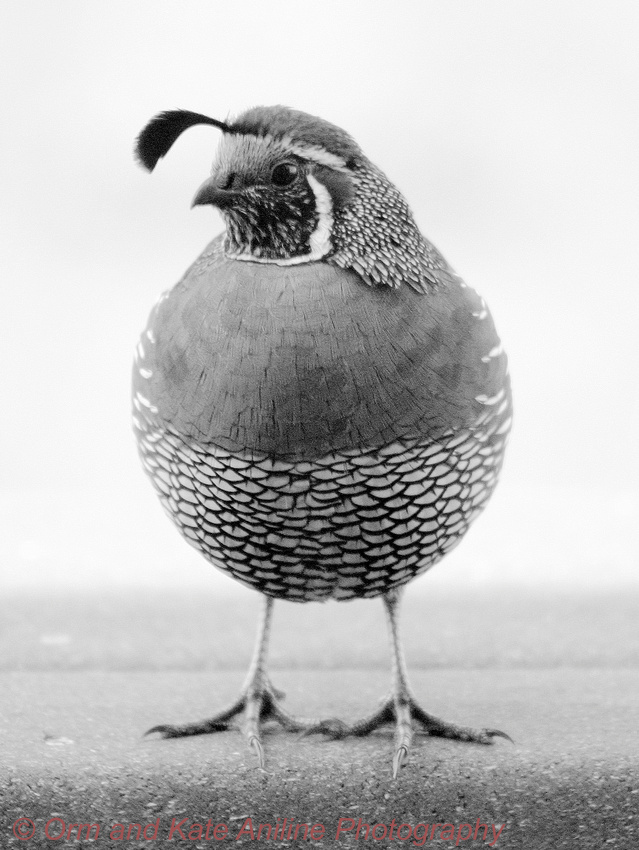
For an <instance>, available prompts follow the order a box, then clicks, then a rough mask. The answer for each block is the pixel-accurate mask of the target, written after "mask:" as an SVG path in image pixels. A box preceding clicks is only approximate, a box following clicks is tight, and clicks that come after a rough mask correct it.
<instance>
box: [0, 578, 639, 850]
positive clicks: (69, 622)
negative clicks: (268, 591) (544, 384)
mask: <svg viewBox="0 0 639 850" xmlns="http://www.w3.org/2000/svg"><path fill="white" fill-rule="evenodd" d="M506 597H507V598H506ZM256 610H257V603H256V600H255V599H254V597H253V596H252V595H251V594H248V595H247V596H245V597H237V598H233V599H222V600H220V599H214V598H210V597H208V596H206V595H202V596H199V597H197V599H194V598H192V595H183V594H179V593H176V594H171V595H170V596H169V597H167V596H166V595H164V596H157V595H155V596H153V595H151V596H148V595H142V596H140V597H139V598H137V599H131V598H130V596H128V597H127V598H126V599H124V598H119V597H118V595H117V594H112V595H110V596H108V597H106V596H103V595H102V596H90V595H89V596H88V595H84V596H76V597H55V598H52V597H48V598H41V597H38V598H36V597H31V598H27V597H23V598H18V597H16V598H13V599H10V600H5V601H4V602H3V603H0V613H1V614H2V621H1V622H2V624H3V625H2V631H1V632H0V670H1V672H0V685H1V687H2V697H1V701H0V706H1V711H2V718H1V722H0V747H1V751H2V756H1V761H2V767H0V773H1V775H2V781H1V788H0V847H2V848H4V847H26V848H40V847H42V848H45V847H46V848H49V847H67V846H68V847H104V848H114V847H118V846H119V847H150V846H152V847H161V848H164V847H166V848H173V847H213V846H228V847H230V846H238V847H239V846H247V847H248V846H250V847H256V848H259V847H264V848H268V847H286V846H288V847H298V846H299V847H302V846H303V847H309V846H310V847H313V846H317V847H340V846H344V847H351V846H352V847H362V848H363V847H384V846H392V847H407V848H408V847H414V846H424V847H455V846H460V847H479V846H487V845H488V844H490V842H493V846H496V847H499V848H522V849H523V848H532V850H545V849H546V848H549V850H550V848H557V847H570V848H572V847H574V848H586V849H587V850H589V848H593V850H594V848H596V850H603V848H608V847H616V848H623V850H626V848H627V850H632V848H636V847H639V826H638V820H639V771H638V766H639V737H638V736H637V725H638V720H639V675H637V673H638V663H637V622H639V618H638V617H637V615H638V614H639V596H638V595H637V594H636V593H630V592H625V593H616V594H603V595H599V596H597V597H596V596H584V595H582V596H579V595H576V596H575V595H573V596H572V597H571V596H570V595H567V596H566V595H565V596H563V597H562V596H561V594H543V595H540V594H530V593H521V592H515V591H508V592H507V593H506V592H503V593H494V592H493V593H486V594H484V595H482V594H478V593H477V592H467V593H464V594H454V595H451V594H446V593H442V592H441V591H439V592H438V593H437V594H434V595H432V596H428V597H424V596H419V597H417V596H415V597H409V599H408V600H407V604H406V606H405V611H404V615H403V617H402V623H403V626H404V633H405V635H406V644H407V656H408V660H409V664H410V666H411V672H412V683H413V687H414V691H415V693H416V695H417V697H418V699H419V700H420V701H421V703H422V704H423V705H424V707H425V708H427V709H428V710H430V711H432V712H434V713H436V714H438V715H440V716H443V717H445V718H446V719H449V720H453V721H457V722H460V723H464V724H469V725H480V726H481V725H488V726H496V727H498V728H501V729H503V730H504V731H506V732H508V733H509V734H510V735H511V736H512V737H513V739H514V741H515V743H514V744H510V743H508V742H507V741H503V740H499V741H497V742H496V743H495V744H494V745H492V746H487V747H486V746H479V745H471V744H461V743H456V742H451V741H444V740H438V739H435V738H428V737H424V736H419V737H416V739H415V743H414V747H413V750H412V752H411V754H410V757H409V761H408V764H407V766H406V767H405V768H404V770H402V772H401V774H400V777H399V778H398V780H397V781H393V780H392V777H391V758H392V743H393V740H392V730H391V729H389V730H388V731H382V732H378V733H375V734H374V735H372V736H370V737H369V738H364V739H353V740H344V741H336V742H331V741H325V740H322V739H321V738H316V737H313V738H302V739H300V738H298V737H297V736H295V735H291V734H289V733H286V732H283V731H281V730H279V729H277V728H275V729H272V730H271V731H270V732H269V733H268V734H267V735H266V736H265V749H266V758H267V763H266V769H265V770H264V771H262V770H259V769H258V768H257V767H256V764H255V761H254V757H253V755H252V754H251V753H250V752H249V751H248V750H246V749H245V745H244V742H243V740H242V738H241V736H240V735H239V733H238V732H234V731H230V732H224V733H219V734H216V735H211V736H203V737H198V738H191V739H182V740H168V741H162V740H158V739H156V738H153V737H150V738H143V737H142V733H143V732H144V730H145V729H147V728H149V727H150V726H152V725H154V724H156V723H159V722H180V721H184V720H194V719H200V718H201V717H205V716H207V715H208V714H211V713H213V712H214V711H215V710H216V709H217V708H219V707H220V706H222V705H224V704H225V703H226V702H229V701H231V700H232V699H233V698H234V696H235V695H236V693H237V691H238V690H239V687H240V685H241V683H242V679H243V675H244V672H245V671H244V667H245V664H246V663H247V660H248V655H249V654H250V646H251V642H252V637H253V634H252V633H253V620H254V617H255V612H256ZM276 618H277V620H276V633H275V634H274V652H273V665H272V667H273V670H272V676H273V679H274V682H275V684H276V685H278V686H280V687H282V688H283V689H284V690H285V691H286V692H287V699H286V705H287V707H288V708H289V710H291V711H292V712H294V713H298V714H304V715H311V716H313V715H315V716H332V715H338V716H340V717H343V718H345V719H352V718H355V717H357V716H360V715H362V714H364V713H366V712H368V711H370V710H371V709H372V708H373V707H374V706H375V704H376V702H377V700H378V698H379V697H380V696H381V695H383V693H384V692H385V690H386V687H387V684H388V669H387V667H388V653H387V650H386V647H385V638H384V633H383V627H382V612H381V607H380V606H379V604H378V603H377V604H376V603H374V602H369V603H363V604H356V605H329V606H293V605H280V606H278V607H276ZM287 624H288V625H287ZM249 817H250V818H251V819H252V824H253V826H254V829H255V832H256V831H257V828H258V826H259V824H271V825H273V826H276V825H277V824H278V818H279V819H280V821H279V824H280V830H281V825H282V824H283V821H284V818H288V819H289V820H288V821H287V824H286V827H288V826H290V823H291V819H292V821H293V822H294V824H300V823H304V822H306V823H309V824H311V825H313V824H321V825H322V827H323V829H324V833H323V835H322V836H321V837H317V838H316V840H308V841H303V840H302V839H301V838H298V839H295V838H294V837H288V834H287V831H285V834H284V835H283V836H282V835H281V834H280V833H278V837H277V838H275V837H273V835H271V838H267V837H265V835H266V829H265V830H264V831H263V834H262V835H261V836H260V838H259V839H258V838H257V837H255V839H253V838H252V837H251V834H250V832H249V831H248V828H247V827H246V826H245V828H244V831H243V833H242V835H240V837H239V838H238V837H237V836H238V833H240V831H241V830H242V827H243V825H245V824H246V819H247V818H249ZM18 818H29V819H30V820H31V821H33V826H34V828H35V833H34V836H33V837H32V838H29V839H28V840H21V839H19V838H18V837H16V836H15V835H14V833H13V831H12V829H13V824H14V823H15V821H16V820H17V819H18ZM340 818H343V819H346V820H345V821H343V822H342V826H343V827H348V826H349V825H350V824H351V822H352V826H353V828H352V829H350V830H349V831H342V832H341V833H340V836H339V838H338V839H337V840H336V833H337V829H338V825H339V822H340ZM359 818H361V819H362V822H363V824H365V823H368V824H369V825H370V826H371V828H372V827H373V826H375V825H377V824H380V825H381V826H379V827H378V828H377V831H376V833H375V838H373V837H372V834H371V833H370V832H369V835H368V838H366V837H365V827H364V825H363V824H362V827H361V829H360V833H359V835H358V834H357V832H356V830H357V824H358V820H359ZM174 819H175V820H174ZM184 819H186V821H184ZM478 819H479V821H478ZM209 820H210V821H211V826H210V827H209V833H210V837H209V839H206V837H205V829H206V826H207V824H208V822H209ZM182 821H184V823H182ZM393 821H395V827H394V829H395V833H394V836H393V840H389V839H388V833H387V837H386V838H383V837H381V836H383V830H384V827H386V828H387V829H389V828H390V826H391V824H392V822H393ZM47 822H50V826H49V828H48V831H49V837H47V836H46V833H45V828H46V824H47ZM116 822H118V823H122V824H124V825H125V827H126V828H128V826H129V824H140V827H141V829H144V828H147V825H150V826H148V829H147V836H153V835H154V829H155V826H156V825H157V836H156V837H153V838H148V840H146V839H145V838H144V836H143V835H142V834H141V835H140V837H139V840H138V839H137V838H136V835H137V832H136V830H137V828H136V827H133V828H132V829H133V831H132V833H131V837H130V839H129V840H127V839H126V837H125V838H124V839H123V840H115V838H114V837H112V834H111V830H112V828H113V826H114V824H115V823H116ZM81 823H85V824H87V823H98V824H99V825H100V830H101V831H100V834H99V836H98V837H97V840H96V839H95V830H93V832H92V833H91V835H90V840H89V839H87V836H86V832H83V833H81V836H80V839H79V840H78V836H77V832H78V828H77V827H76V828H74V827H72V826H71V825H72V824H81ZM175 823H182V826H181V827H180V830H181V831H177V830H174V833H173V835H172V836H171V833H170V830H171V825H172V824H175ZM198 823H199V824H202V827H203V834H202V836H199V828H198V827H197V824H198ZM438 823H439V824H441V826H440V827H434V825H435V824H438ZM216 824H223V825H225V827H226V830H227V835H226V837H225V838H223V839H220V840H215V839H214V837H213V833H212V832H211V830H212V828H213V826H215V825H216ZM401 824H408V825H409V826H411V827H412V828H413V829H414V830H415V832H414V833H411V836H410V837H409V838H408V839H403V840H402V839H398V838H397V835H396V830H397V828H398V826H399V825H401ZM423 824H428V825H429V826H428V829H427V831H426V837H425V838H424V829H425V827H423V826H420V825H423ZM446 824H452V825H453V826H454V828H455V831H454V832H453V834H452V837H451V834H450V831H448V832H447V831H446V830H447V829H448V827H446ZM465 824H468V825H469V827H468V829H466V827H465V826H464V825H465ZM478 824H479V825H478ZM481 824H487V827H488V828H487V835H486V840H485V841H484V831H483V827H482V826H481ZM493 824H496V829H497V830H499V829H500V827H501V826H502V824H504V827H503V830H502V832H501V833H500V834H499V837H498V838H497V839H496V840H495V838H494V833H493V832H492V826H493ZM22 827H23V828H24V829H25V830H27V831H28V830H29V829H30V825H29V824H28V823H27V822H24V823H23V824H22ZM471 827H472V830H478V832H477V833H476V836H475V837H474V838H473V837H472V836H471V837H467V834H468V835H470V833H469V830H470V829H471ZM433 828H434V830H435V832H434V833H433ZM69 830H70V832H69ZM189 830H191V833H190V834H189ZM61 831H62V832H63V833H64V835H66V836H67V838H64V837H61V838H59V839H58V838H57V836H58V835H59V834H60V832H61ZM407 831H408V827H404V831H403V834H404V835H406V833H407ZM114 835H115V836H116V837H117V836H118V833H117V832H116V833H115V834H114ZM182 835H184V838H182ZM218 835H221V832H220V831H218ZM291 835H292V833H291ZM315 836H319V831H316V833H315ZM442 836H443V837H442ZM419 842H423V843H421V844H420V843H419ZM456 842H457V843H456Z"/></svg>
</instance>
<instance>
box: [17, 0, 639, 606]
mask: <svg viewBox="0 0 639 850" xmlns="http://www.w3.org/2000/svg"><path fill="white" fill-rule="evenodd" d="M638 43H639V6H638V5H637V4H636V3H635V2H606V3H604V2H592V0H560V2H557V0H553V2H550V0H541V1H540V0H534V2H532V0H526V1H525V2H517V3H513V2H511V0H482V2H470V0H468V1H467V2H463V0H457V2H450V0H436V1H435V2H433V0H392V2H386V0H366V2H363V0H339V2H336V0H322V2H304V3H300V2H284V0H281V1H280V0H272V1H271V2H243V0H239V1H238V0H233V1H232V2H231V1H230V0H229V2H214V0H209V2H202V0H190V2H188V3H187V2H183V0H180V2H177V0H175V2H166V0H126V1H125V0H109V2H106V0H105V2H90V1H87V0H65V2H57V3H56V2H51V0H46V1H45V2H42V0H4V2H3V4H2V9H1V10H0V92H1V94H2V104H3V106H2V112H3V124H4V127H3V132H2V137H1V142H0V144H1V146H2V151H1V156H0V186H1V187H2V189H1V192H0V205H1V209H0V229H1V232H2V240H1V241H2V245H1V248H0V250H1V255H0V271H1V273H2V287H1V290H0V291H1V296H0V298H1V305H2V306H1V309H0V323H1V325H2V328H1V331H0V346H1V347H2V396H1V397H2V399H3V412H2V417H1V419H0V439H1V443H2V454H1V458H0V463H1V473H0V474H1V481H0V487H1V492H0V509H1V513H0V523H1V526H2V529H1V530H2V541H1V542H0V559H1V562H2V578H0V588H1V587H2V586H11V587H14V588H15V587H22V586H24V587H26V586H40V585H43V584H46V585H51V586H58V587H66V586H73V585H87V584H96V585H103V584H104V585H108V584H110V583H114V582H117V583H122V582H124V583H130V584H139V585H143V586H144V585H147V586H152V585H154V584H164V585H167V584H172V583H175V584H185V583H186V584H195V585H201V586H215V587H219V588H220V592H222V590H223V591H224V592H233V591H234V588H235V587H236V586H235V584H234V583H232V582H231V581H230V580H228V579H225V578H224V577H222V576H220V575H219V574H218V573H215V571H213V569H212V568H211V567H210V566H209V565H208V564H207V563H206V562H205V561H204V560H203V559H202V558H201V557H200V556H198V555H197V553H195V552H194V551H193V550H191V549H190V548H189V547H188V546H187V545H186V544H185V543H184V542H183V541H182V540H181V538H180V537H179V535H178V534H177V532H176V531H175V530H174V529H173V527H172V526H171V524H170V523H169V521H168V520H167V519H166V518H165V517H164V515H163V513H162V511H161V509H160V508H159V505H158V504H157V503H156V500H155V496H154V495H153V492H152V490H151V487H150V485H149V484H148V482H147V481H146V480H145V479H144V477H143V474H142V472H141V471H140V468H139V465H138V461H137V456H136V452H135V448H134V443H133V437H132V434H131V430H130V425H129V374H130V361H131V355H132V350H133V346H134V344H135V342H136V340H137V336H138V334H139V332H140V331H141V329H142V327H143V325H144V322H145V319H146V316H147V314H148V312H149V310H150V309H151V307H152V305H153V303H154V301H155V300H156V298H157V297H158V295H159V294H160V292H161V291H162V290H164V289H166V288H167V287H168V286H170V285H172V284H173V283H174V282H176V281H177V279H178V277H179V276H180V275H181V274H182V272H183V271H184V269H185V268H186V267H187V266H188V265H189V264H190V263H191V262H192V260H193V259H194V258H195V257H196V256H197V254H198V253H199V252H200V250H201V249H202V248H203V246H204V245H205V243H206V242H207V240H208V239H209V238H210V237H211V236H212V235H213V234H214V233H215V232H217V231H218V230H219V229H220V221H219V219H218V218H216V217H215V213H213V212H212V211H211V209H210V208H206V209H204V208H198V209H196V210H190V209H189V205H190V201H191V198H192V196H193V194H194V191H195V189H196V188H197V187H198V186H199V184H200V182H201V181H202V180H203V179H204V178H205V177H206V175H207V174H208V171H209V168H210V163H211V160H212V157H213V153H214V150H215V146H216V144H217V142H218V136H217V134H216V132H215V131H214V130H212V129H211V128H204V127H200V128H194V129H192V130H190V131H189V133H187V134H185V135H184V136H183V137H182V138H181V139H180V140H179V143H178V144H176V145H175V147H174V149H173V150H172V151H171V154H170V156H169V157H167V159H166V160H164V161H162V162H161V163H160V165H159V166H158V168H157V169H156V171H155V172H154V174H153V175H152V176H149V175H148V174H146V173H145V172H143V171H142V170H141V169H140V168H139V167H137V166H136V165H135V164H134V162H133V159H132V155H131V152H132V145H133V140H134V137H135V136H136V134H137V133H138V132H139V130H140V129H141V128H142V126H143V125H144V124H145V122H146V121H147V120H148V119H149V118H150V117H151V116H152V115H153V114H155V113H156V112H158V111H160V110H163V109H174V108H185V109H192V110H195V111H201V112H205V113H208V114H210V115H212V116H216V117H218V118H224V117H226V116H227V115H228V114H229V113H231V114H232V113H237V112H239V111H241V110H242V109H244V108H246V107H248V106H252V105H255V104H273V103H284V104H287V105H289V106H293V107H296V108H298V109H303V110H305V111H307V112H311V113H315V114H317V115H321V116H323V117H324V118H327V119H329V120H331V121H333V122H334V123H336V124H339V125H341V126H343V127H344V128H345V129H347V130H348V131H349V132H350V133H351V134H352V135H353V136H354V137H355V138H356V139H357V140H358V142H359V143H360V144H361V145H362V147H363V148H364V150H365V151H366V152H367V154H368V155H369V156H370V157H371V158H372V159H373V160H374V161H375V162H376V163H377V164H378V165H380V166H381V167H382V168H383V169H384V170H385V171H386V173H387V174H388V175H389V176H390V178H391V179H392V180H393V181H394V182H396V183H397V185H398V186H399V187H400V188H401V189H402V191H403V192H404V194H405V195H406V196H407V197H408V199H409V201H410V203H411V205H412V207H413V209H414V211H415V213H416V215H417V218H418V221H419V223H420V225H421V227H422V229H423V231H424V232H425V234H426V235H427V236H428V237H429V238H430V239H431V240H432V241H433V242H434V243H435V244H436V245H437V246H438V247H439V248H440V250H441V251H442V252H443V253H444V255H445V256H446V257H447V258H448V260H449V261H450V262H451V263H452V265H453V266H454V267H455V268H456V269H457V271H458V272H459V273H460V274H462V275H463V276H464V277H465V278H466V280H467V281H468V283H469V284H470V285H472V286H473V287H475V288H476V289H478V290H479V291H480V292H481V293H482V294H483V295H484V296H485V298H486V299H487V301H488V303H489V304H490V306H491V309H492V312H493V314H494V316H495V319H496V321H497V324H498V328H499V331H500V333H501V336H502V339H503V341H504V344H505V345H506V347H507V350H508V352H509V355H510V360H511V371H512V375H513V382H514V392H515V404H516V419H515V430H514V434H513V437H512V441H511V445H510V451H509V455H508V457H507V460H506V467H505V470H504V474H503V479H502V483H501V485H500V488H499V489H498V491H497V494H496V496H495V497H494V500H493V503H492V504H491V505H490V506H489V508H488V510H487V512H486V514H485V515H484V516H483V517H482V518H481V519H480V520H479V521H478V523H477V524H476V527H475V528H474V529H473V530H472V531H471V533H470V534H469V535H468V537H467V539H466V540H465V541H464V543H463V544H462V545H461V546H460V547H459V548H458V549H457V550H455V552H454V553H453V554H451V556H450V557H449V558H447V559H446V561H445V562H444V563H442V564H441V565H439V566H438V567H436V569H435V570H434V571H433V573H431V574H429V575H428V576H427V577H424V578H423V579H420V580H419V582H418V584H420V585H421V584H422V583H424V587H427V583H428V582H431V581H436V582H438V583H450V584H454V583H455V582H461V583H467V582H485V581H493V580H494V581H499V582H517V583H521V582H524V583H539V582H552V583H557V582H569V583H571V584H574V585H582V586H592V585H597V584H600V583H602V582H603V583H609V582H620V581H633V582H636V581H637V580H639V570H638V569H637V567H638V566H639V564H638V561H639V532H638V530H637V529H638V527H639V499H638V496H637V481H638V479H639V456H638V452H637V424H638V418H639V405H638V402H637V385H638V372H639V369H638V366H639V363H638V359H639V358H638V355H637V323H638V319H639V286H638V284H637V277H638V274H639V180H638V178H639V90H638V89H639V85H638V81H639V50H638V49H637V44H638Z"/></svg>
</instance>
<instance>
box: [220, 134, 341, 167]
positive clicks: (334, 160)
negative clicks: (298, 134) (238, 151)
mask: <svg viewBox="0 0 639 850" xmlns="http://www.w3.org/2000/svg"><path fill="white" fill-rule="evenodd" d="M236 138H237V139H238V141H239V140H240V139H250V140H251V143H252V144H258V145H264V146H265V147H267V148H270V150H272V149H273V148H276V149H277V148H281V149H282V153H290V154H292V155H293V156H299V157H300V158H301V159H306V160H309V161H310V162H316V163H317V164H318V165H325V166H327V167H328V168H334V169H335V170H336V171H348V170H349V169H348V168H347V167H346V160H345V159H343V158H342V157H341V156H337V155H336V154H334V153H330V151H327V150H326V149H325V148H322V147H320V146H319V145H305V144H303V143H301V142H295V141H293V139H292V138H291V136H282V138H281V139H276V138H274V137H273V136H269V135H268V134H267V135H265V136H254V135H252V134H251V133H241V134H238V136H237V137H236ZM231 139H233V136H230V137H229V140H231Z"/></svg>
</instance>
